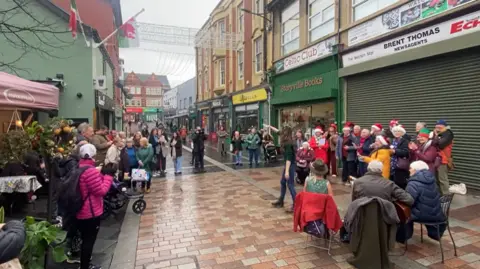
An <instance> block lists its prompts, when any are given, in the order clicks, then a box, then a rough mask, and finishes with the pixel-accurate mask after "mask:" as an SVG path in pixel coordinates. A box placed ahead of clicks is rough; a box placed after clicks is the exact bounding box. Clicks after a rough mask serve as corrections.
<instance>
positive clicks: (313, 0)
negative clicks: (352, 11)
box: [307, 0, 368, 42]
mask: <svg viewBox="0 0 480 269" xmlns="http://www.w3.org/2000/svg"><path fill="white" fill-rule="evenodd" d="M322 1H325V2H326V1H330V2H331V4H330V5H328V6H326V7H325V8H324V9H322V10H320V11H319V12H318V13H315V14H312V15H310V11H311V10H312V8H311V7H312V5H313V4H315V2H318V3H320V2H322ZM352 1H355V0H352ZM367 1H368V0H367ZM352 3H353V2H352ZM330 7H333V8H334V13H333V17H332V18H330V19H328V20H326V21H323V12H324V11H325V10H327V9H329V8H330ZM307 8H308V10H307V16H308V22H307V23H308V40H309V42H314V41H316V40H318V39H320V38H322V37H325V36H327V35H329V34H331V33H333V32H335V24H334V26H333V30H332V31H331V32H330V33H328V34H326V35H324V36H321V37H317V38H315V39H312V31H314V30H316V29H318V28H320V27H322V26H324V25H325V24H327V23H329V22H331V21H334V20H335V16H336V15H335V0H308V3H307ZM319 14H320V15H321V18H322V23H320V24H319V25H317V26H315V27H313V28H312V24H311V21H312V18H313V17H315V16H317V15H319Z"/></svg>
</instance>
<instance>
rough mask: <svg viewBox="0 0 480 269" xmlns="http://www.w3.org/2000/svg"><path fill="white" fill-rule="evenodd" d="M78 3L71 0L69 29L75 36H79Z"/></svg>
mask: <svg viewBox="0 0 480 269" xmlns="http://www.w3.org/2000/svg"><path fill="white" fill-rule="evenodd" d="M77 19H78V18H77V4H76V3H75V0H70V20H69V21H68V29H69V30H70V32H72V36H73V38H76V37H77Z"/></svg>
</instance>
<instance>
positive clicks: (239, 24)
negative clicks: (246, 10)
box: [237, 2, 243, 33]
mask: <svg viewBox="0 0 480 269" xmlns="http://www.w3.org/2000/svg"><path fill="white" fill-rule="evenodd" d="M242 9H243V2H241V3H240V5H238V6H237V18H238V22H237V29H238V32H239V33H241V32H242V31H243V10H242Z"/></svg>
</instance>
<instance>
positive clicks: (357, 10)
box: [352, 0, 398, 21]
mask: <svg viewBox="0 0 480 269" xmlns="http://www.w3.org/2000/svg"><path fill="white" fill-rule="evenodd" d="M396 2H398V0H352V6H353V21H358V20H360V19H363V18H365V17H367V16H369V15H371V14H373V13H375V12H377V11H379V10H381V9H383V8H386V7H388V6H390V5H392V4H395V3H396Z"/></svg>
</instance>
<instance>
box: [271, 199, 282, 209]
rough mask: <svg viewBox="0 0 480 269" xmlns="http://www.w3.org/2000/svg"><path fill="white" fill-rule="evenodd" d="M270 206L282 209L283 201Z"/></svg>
mask: <svg viewBox="0 0 480 269" xmlns="http://www.w3.org/2000/svg"><path fill="white" fill-rule="evenodd" d="M272 205H273V207H275V208H282V207H283V201H280V200H278V201H276V202H273V203H272Z"/></svg>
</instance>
